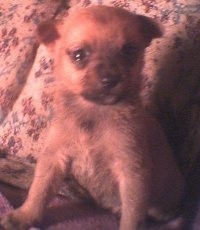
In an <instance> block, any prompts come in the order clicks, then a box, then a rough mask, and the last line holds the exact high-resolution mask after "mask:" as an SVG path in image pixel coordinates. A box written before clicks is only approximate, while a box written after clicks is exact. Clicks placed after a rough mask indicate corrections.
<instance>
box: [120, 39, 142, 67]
mask: <svg viewBox="0 0 200 230" xmlns="http://www.w3.org/2000/svg"><path fill="white" fill-rule="evenodd" d="M138 51H139V50H138V48H137V47H136V46H135V45H133V44H132V43H126V44H124V45H123V47H122V49H121V54H122V58H123V59H124V61H126V62H128V63H127V64H132V63H133V62H135V61H136V59H137V56H138Z"/></svg>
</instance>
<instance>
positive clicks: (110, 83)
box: [100, 74, 120, 89]
mask: <svg viewBox="0 0 200 230" xmlns="http://www.w3.org/2000/svg"><path fill="white" fill-rule="evenodd" d="M100 81H101V83H102V86H103V87H104V88H108V89H111V88H114V87H115V86H116V85H117V84H118V83H119V82H120V75H109V74H108V75H107V76H106V77H105V76H104V77H103V76H102V77H100Z"/></svg>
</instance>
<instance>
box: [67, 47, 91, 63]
mask: <svg viewBox="0 0 200 230" xmlns="http://www.w3.org/2000/svg"><path fill="white" fill-rule="evenodd" d="M69 55H70V58H71V60H72V61H73V62H74V63H75V64H76V65H77V66H78V67H84V66H85V65H86V64H87V61H88V58H89V51H88V50H86V49H77V50H74V51H71V52H70V53H69Z"/></svg>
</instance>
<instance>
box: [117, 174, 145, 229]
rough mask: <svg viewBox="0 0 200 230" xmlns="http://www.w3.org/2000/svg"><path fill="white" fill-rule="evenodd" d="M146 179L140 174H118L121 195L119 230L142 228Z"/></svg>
mask: <svg viewBox="0 0 200 230" xmlns="http://www.w3.org/2000/svg"><path fill="white" fill-rule="evenodd" d="M146 182H147V180H146V178H145V175H144V176H143V175H141V174H138V175H137V174H136V175H133V174H130V173H127V174H123V175H121V176H120V183H119V190H120V196H121V220H120V230H142V229H144V221H145V216H146V210H147V199H148V197H147V194H148V191H147V190H146V189H147V187H148V185H147V183H148V182H147V183H146Z"/></svg>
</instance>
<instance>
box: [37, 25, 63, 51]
mask: <svg viewBox="0 0 200 230" xmlns="http://www.w3.org/2000/svg"><path fill="white" fill-rule="evenodd" d="M37 37H38V40H39V42H40V43H43V44H44V45H46V46H47V47H48V48H49V49H50V50H52V49H53V46H54V43H55V41H56V40H57V39H59V38H60V35H59V33H58V30H57V28H56V25H55V23H54V22H52V21H47V22H43V23H41V24H40V25H39V26H38V28H37Z"/></svg>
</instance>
